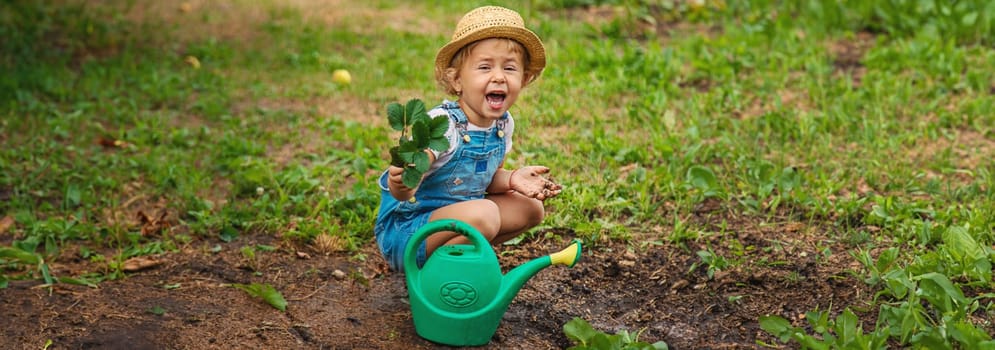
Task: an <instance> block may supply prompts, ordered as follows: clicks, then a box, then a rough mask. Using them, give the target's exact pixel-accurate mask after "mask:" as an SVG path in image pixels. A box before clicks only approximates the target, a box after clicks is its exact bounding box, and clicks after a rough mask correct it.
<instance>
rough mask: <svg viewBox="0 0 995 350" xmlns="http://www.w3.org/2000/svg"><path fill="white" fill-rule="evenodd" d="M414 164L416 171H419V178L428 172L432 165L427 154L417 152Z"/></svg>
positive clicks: (413, 157)
mask: <svg viewBox="0 0 995 350" xmlns="http://www.w3.org/2000/svg"><path fill="white" fill-rule="evenodd" d="M411 158H412V163H415V167H414V169H415V170H418V173H419V174H418V176H421V174H424V173H425V172H427V171H428V168H429V167H430V166H431V165H432V164H431V163H430V162H429V159H428V154H427V153H425V152H417V153H415V154H414V155H413V156H412V157H411Z"/></svg>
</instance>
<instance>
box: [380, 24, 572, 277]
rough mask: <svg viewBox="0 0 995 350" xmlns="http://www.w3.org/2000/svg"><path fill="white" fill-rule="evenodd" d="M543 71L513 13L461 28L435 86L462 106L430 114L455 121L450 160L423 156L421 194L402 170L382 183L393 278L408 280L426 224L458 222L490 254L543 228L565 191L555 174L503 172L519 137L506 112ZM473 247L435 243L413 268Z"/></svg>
mask: <svg viewBox="0 0 995 350" xmlns="http://www.w3.org/2000/svg"><path fill="white" fill-rule="evenodd" d="M545 66H546V51H545V48H544V47H543V44H542V41H540V40H539V37H538V36H536V35H535V33H533V32H532V31H530V30H528V29H526V28H525V23H524V21H523V20H522V17H521V16H520V15H519V14H518V13H517V12H515V11H512V10H509V9H506V8H502V7H497V6H484V7H480V8H477V9H474V10H472V11H470V12H468V13H467V14H466V15H464V16H463V18H462V19H460V21H459V23H458V24H457V25H456V30H455V32H454V33H453V38H452V40H451V41H450V42H449V43H447V44H446V45H445V46H443V47H442V49H440V50H439V52H438V54H437V55H436V59H435V79H436V80H437V81H438V82H439V84H440V85H441V86H442V87H443V88H444V89H445V90H446V92H447V93H449V94H452V95H456V96H458V98H457V100H456V102H451V101H443V103H442V105H440V106H438V107H436V108H434V109H432V110H431V111H429V116H431V117H433V118H448V119H449V130H448V131H447V133H446V137H447V138H448V139H449V146H450V147H449V150H447V151H445V152H436V151H433V150H426V152H428V155H429V160H430V161H431V167H430V168H429V171H428V172H427V173H426V174H425V175H424V177H422V181H421V183H420V184H419V185H418V186H417V188H408V187H407V186H405V185H404V184H403V183H402V181H401V174H402V173H403V172H404V169H403V168H399V167H395V166H390V167H389V168H388V169H387V170H386V171H384V173H383V175H381V176H380V179H379V181H378V182H379V184H380V188H381V200H380V210H379V213H378V215H377V221H376V227H375V228H374V233H375V234H376V238H377V244H378V245H379V246H380V251H381V253H383V256H384V257H385V258H386V259H387V261H388V263H389V264H390V267H391V268H392V269H394V270H395V271H403V266H402V265H403V261H404V249H405V246H406V245H407V244H408V240H409V239H410V238H411V235H412V234H414V232H415V231H417V230H418V228H420V227H421V226H422V225H425V223H427V222H429V221H435V220H440V219H457V220H461V221H463V222H466V223H467V224H469V225H471V226H473V227H474V228H476V229H477V230H478V231H480V233H481V234H483V236H484V237H486V238H487V240H488V241H490V242H491V244H500V243H503V242H505V241H507V240H509V239H511V238H514V237H515V236H518V235H519V234H521V233H523V232H525V231H526V230H528V229H530V228H532V227H535V226H536V225H538V224H539V223H540V222H541V221H542V219H543V216H544V215H545V209H544V208H543V202H542V201H543V200H545V199H547V198H551V197H555V196H556V195H557V194H559V193H560V190H561V188H562V187H561V186H560V185H558V184H556V183H553V182H552V181H550V180H548V179H546V178H545V177H544V176H543V174H546V173H548V172H549V168H546V167H543V166H526V167H522V168H519V169H517V170H513V171H512V170H507V169H503V165H504V160H505V156H506V155H507V153H508V152H509V151H511V145H512V142H511V138H512V134H513V133H514V128H515V121H514V119H513V118H512V117H511V114H510V113H508V109H510V108H511V106H512V105H513V104H514V103H515V100H516V99H517V98H518V94H519V93H520V92H521V90H522V88H524V87H525V86H527V85H528V84H529V83H531V82H532V81H533V80H535V79H536V78H537V77H539V74H541V73H542V70H543V68H544V67H545ZM468 242H469V240H467V239H466V238H464V237H463V236H462V235H459V234H457V233H455V232H439V233H436V234H433V235H431V236H429V237H428V238H427V239H426V240H425V241H424V242H422V245H421V247H419V249H418V256H417V259H416V260H417V262H418V264H419V265H421V264H424V263H425V260H426V259H427V258H428V256H429V255H431V254H432V252H433V251H435V249H436V248H438V247H439V246H442V245H447V244H460V243H468Z"/></svg>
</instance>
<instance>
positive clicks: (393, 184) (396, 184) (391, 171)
mask: <svg viewBox="0 0 995 350" xmlns="http://www.w3.org/2000/svg"><path fill="white" fill-rule="evenodd" d="M403 174H404V168H401V167H396V166H393V165H391V166H389V167H387V185H388V186H389V187H390V188H396V189H398V190H402V191H408V190H411V188H409V187H408V186H406V185H404V181H403V180H402V179H401V175H403Z"/></svg>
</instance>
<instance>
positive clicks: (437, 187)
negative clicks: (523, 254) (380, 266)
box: [373, 101, 508, 271]
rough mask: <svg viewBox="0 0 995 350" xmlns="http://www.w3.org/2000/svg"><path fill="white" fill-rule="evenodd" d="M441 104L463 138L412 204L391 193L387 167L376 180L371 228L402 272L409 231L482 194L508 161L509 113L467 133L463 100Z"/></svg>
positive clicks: (422, 254) (421, 250)
mask: <svg viewBox="0 0 995 350" xmlns="http://www.w3.org/2000/svg"><path fill="white" fill-rule="evenodd" d="M437 108H442V109H443V110H445V111H446V114H447V115H448V116H449V118H451V119H452V121H453V123H454V124H455V132H457V133H458V136H459V140H460V141H459V144H458V145H457V146H456V148H455V150H454V151H453V157H452V158H451V159H450V160H449V161H448V162H447V163H446V164H444V165H443V166H442V167H440V168H439V169H436V170H435V171H434V172H432V173H431V174H429V175H428V176H426V177H425V178H424V179H422V183H421V185H419V186H418V190H417V191H416V192H415V201H414V202H412V201H398V200H396V199H394V197H393V196H391V195H390V190H389V189H388V187H387V176H388V175H387V172H386V171H384V173H383V174H382V175H380V179H379V180H378V183H379V184H380V211H379V213H378V214H377V221H376V226H375V227H374V231H373V232H374V234H375V235H376V238H377V245H378V246H379V247H380V252H381V253H382V254H383V256H384V258H385V259H386V260H387V262H388V263H389V264H390V267H391V269H393V270H394V271H403V269H404V266H402V265H403V264H404V248H405V247H406V246H407V244H408V240H410V238H411V235H413V234H414V233H415V231H417V230H418V229H419V228H420V227H421V226H422V225H425V224H426V223H427V222H428V218H429V216H430V215H432V212H433V211H434V210H435V209H438V208H441V207H444V206H447V205H450V204H453V203H458V202H462V201H467V200H472V199H481V198H484V194H485V193H486V191H487V187H488V186H490V184H491V179H492V178H493V177H494V173H495V172H497V169H498V167H499V166H501V163H502V162H503V161H504V156H505V154H504V153H505V139H504V136H505V135H504V127H505V125H506V124H507V123H508V113H507V112H506V113H505V114H504V115H503V116H501V119H499V120H498V121H497V122H496V123H495V124H496V125H495V127H492V128H490V129H487V130H482V131H468V130H467V123H468V122H467V118H466V114H464V113H463V111H462V110H460V107H459V104H457V103H456V102H450V101H446V102H444V103H443V104H442V105H441V106H439V107H437ZM436 118H443V116H438V117H436ZM494 215H498V214H497V213H494ZM426 259H427V257H426V254H425V242H424V241H423V242H422V243H421V247H419V248H418V257H417V259H416V260H417V262H418V265H419V266H421V265H422V264H424V263H425V260H426Z"/></svg>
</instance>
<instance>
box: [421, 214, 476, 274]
mask: <svg viewBox="0 0 995 350" xmlns="http://www.w3.org/2000/svg"><path fill="white" fill-rule="evenodd" d="M444 231H452V232H456V233H458V234H461V235H463V236H466V238H467V239H469V240H470V243H472V244H473V248H474V249H476V250H477V251H480V250H481V249H482V248H485V247H490V242H488V241H487V239H486V238H484V235H482V234H480V231H477V229H476V228H474V227H473V226H470V224H467V223H465V222H462V221H459V220H455V219H442V220H436V221H432V222H429V223H427V224H425V225H424V226H422V227H421V228H419V229H418V231H415V234H414V235H412V236H411V239H410V240H408V245H407V246H406V247H405V248H404V273H405V274H409V273H410V272H411V271H414V270H417V269H418V263H417V261H416V258H417V257H418V247H420V246H421V242H422V241H424V240H425V239H427V238H428V236H431V235H432V234H434V233H437V232H444Z"/></svg>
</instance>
